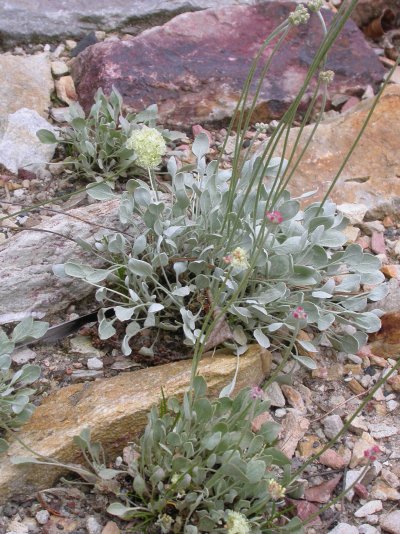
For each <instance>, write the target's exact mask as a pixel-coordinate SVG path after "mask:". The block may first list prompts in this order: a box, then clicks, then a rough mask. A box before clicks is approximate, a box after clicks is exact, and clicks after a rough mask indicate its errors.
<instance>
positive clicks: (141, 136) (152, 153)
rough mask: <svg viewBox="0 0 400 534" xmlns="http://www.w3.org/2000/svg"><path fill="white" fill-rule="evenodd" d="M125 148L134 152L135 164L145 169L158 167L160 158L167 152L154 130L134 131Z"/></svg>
mask: <svg viewBox="0 0 400 534" xmlns="http://www.w3.org/2000/svg"><path fill="white" fill-rule="evenodd" d="M126 147H127V148H130V149H131V150H134V151H135V153H136V160H135V163H136V164H137V165H139V166H140V167H143V168H145V169H154V168H155V167H158V165H160V163H161V157H162V156H163V155H164V154H165V152H166V151H167V145H166V144H165V140H164V137H163V136H162V135H161V133H160V132H159V131H158V130H157V129H156V128H142V129H141V130H134V132H133V133H132V135H131V136H130V137H129V139H128V140H127V142H126Z"/></svg>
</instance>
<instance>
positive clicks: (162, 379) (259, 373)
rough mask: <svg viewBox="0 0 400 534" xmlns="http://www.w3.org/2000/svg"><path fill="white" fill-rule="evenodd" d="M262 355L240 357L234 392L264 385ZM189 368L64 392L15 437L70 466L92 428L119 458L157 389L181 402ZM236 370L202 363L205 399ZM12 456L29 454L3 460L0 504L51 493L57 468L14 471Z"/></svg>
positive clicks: (13, 450)
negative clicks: (80, 438) (77, 439)
mask: <svg viewBox="0 0 400 534" xmlns="http://www.w3.org/2000/svg"><path fill="white" fill-rule="evenodd" d="M266 353H267V351H265V349H261V348H260V347H258V346H253V347H250V349H249V350H248V352H246V354H245V355H243V356H242V357H241V359H240V369H239V373H238V377H237V384H236V389H235V391H236V392H237V391H238V390H240V389H241V388H243V387H246V386H253V385H256V384H260V383H261V382H262V380H263V379H264V377H265V367H264V365H263V362H264V361H265V358H266ZM191 363H192V362H191V361H190V360H184V361H179V362H174V363H170V364H167V365H163V366H159V367H150V368H147V369H141V370H139V371H136V372H130V373H123V374H120V375H118V376H116V377H114V378H110V379H105V380H100V381H96V382H90V383H89V382H88V383H86V384H77V385H73V386H68V387H65V388H63V389H61V390H59V391H57V392H55V393H53V394H51V395H50V396H49V397H48V398H47V399H46V400H45V401H44V402H43V404H42V405H41V406H39V408H37V410H36V411H35V412H34V414H33V417H32V419H31V421H30V422H29V423H28V424H27V425H26V426H25V427H24V428H23V429H22V430H21V432H19V433H18V437H19V439H20V440H21V441H23V442H24V443H25V444H26V445H28V446H29V447H30V448H32V449H33V450H34V451H36V452H37V453H39V454H41V455H43V456H47V457H51V458H55V459H58V460H60V461H62V462H69V463H71V462H72V463H74V462H79V461H82V460H83V459H82V457H81V455H80V453H79V450H78V449H77V448H76V446H75V445H74V444H73V441H72V438H73V437H74V436H75V435H77V434H79V433H80V432H81V431H82V430H83V429H84V428H86V427H90V429H91V432H92V437H93V440H95V441H100V442H101V443H102V445H103V447H104V448H105V450H106V451H107V452H108V453H110V454H113V453H120V452H121V451H122V448H123V447H124V446H125V445H126V444H127V443H128V442H129V441H132V439H135V438H137V437H138V435H139V434H140V432H142V430H143V429H144V426H145V425H146V422H147V415H148V412H149V410H150V408H151V407H152V406H153V405H155V404H157V403H158V402H159V401H160V396H161V388H162V389H163V392H164V394H165V396H167V397H170V396H174V395H177V396H181V395H182V394H183V393H184V391H186V390H187V387H188V384H189V380H190V373H191ZM235 369H236V358H234V357H233V356H232V355H230V354H228V353H226V352H224V351H218V353H217V354H216V355H215V356H214V357H204V358H203V359H202V361H201V362H200V367H199V372H200V374H201V375H202V376H204V378H205V379H206V380H207V384H208V391H209V394H210V395H212V396H217V395H218V394H219V392H220V390H221V389H222V388H223V387H224V386H226V385H227V384H228V383H229V382H230V381H231V380H232V377H233V375H234V373H235ZM11 456H29V453H28V452H27V450H26V449H24V447H22V446H21V445H20V444H19V443H18V442H15V441H14V442H13V443H12V444H11V446H10V449H9V451H8V453H7V454H6V455H4V456H2V457H1V459H0V462H1V469H0V503H2V502H3V503H4V502H5V501H6V500H7V498H8V497H10V495H13V494H15V493H16V492H18V494H30V495H32V492H35V491H37V490H38V489H43V488H46V487H51V486H52V485H53V484H54V482H55V481H56V479H57V478H58V476H59V475H60V470H59V469H56V468H47V467H43V466H37V465H33V464H28V465H22V466H15V465H12V464H11V461H10V457H11ZM111 458H112V457H111Z"/></svg>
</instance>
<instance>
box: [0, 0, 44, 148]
mask: <svg viewBox="0 0 400 534" xmlns="http://www.w3.org/2000/svg"><path fill="white" fill-rule="evenodd" d="M5 3H7V4H8V5H11V3H10V2H2V1H1V0H0V35H2V28H1V26H2V25H3V24H7V21H6V20H5V19H4V17H3V16H2V14H3V12H4V11H3V10H4V4H5ZM13 3H14V2H13ZM28 3H29V4H31V6H32V9H35V10H36V7H35V5H34V3H31V2H26V4H28ZM37 14H38V16H40V13H39V12H37ZM14 24H15V25H17V24H19V22H18V19H14ZM11 74H12V75H11ZM0 79H1V84H0V117H2V116H4V115H8V114H9V113H14V111H17V110H18V109H21V108H29V109H34V110H35V111H37V112H38V113H39V115H41V116H42V117H47V109H48V107H49V106H50V94H51V92H52V91H53V88H54V84H53V78H52V76H51V71H50V60H49V57H48V55H47V54H36V55H31V56H12V55H7V54H0ZM0 153H1V152H0Z"/></svg>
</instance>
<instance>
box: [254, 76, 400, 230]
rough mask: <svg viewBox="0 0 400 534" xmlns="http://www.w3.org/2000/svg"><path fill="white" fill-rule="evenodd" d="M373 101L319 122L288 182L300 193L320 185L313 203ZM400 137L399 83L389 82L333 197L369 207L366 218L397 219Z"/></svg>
mask: <svg viewBox="0 0 400 534" xmlns="http://www.w3.org/2000/svg"><path fill="white" fill-rule="evenodd" d="M372 103H373V99H369V100H367V101H365V102H364V103H362V104H361V105H360V106H359V107H358V108H357V109H356V110H354V111H349V112H348V113H347V114H343V115H341V116H339V117H337V118H334V119H332V120H327V121H325V122H322V123H321V124H320V125H319V127H318V129H317V132H316V134H315V135H314V138H313V140H312V141H311V143H310V145H309V147H308V149H307V151H306V153H305V155H304V157H303V159H302V161H301V163H300V165H299V166H298V168H297V170H296V173H295V175H294V177H293V179H292V181H291V183H290V185H289V189H290V190H291V192H292V193H293V194H294V195H295V196H297V195H301V194H302V193H304V192H306V191H312V190H316V189H317V190H318V192H317V194H316V195H314V196H313V197H311V198H309V199H308V202H315V201H316V200H320V199H322V198H323V196H324V194H325V193H326V191H327V190H328V187H329V186H330V184H331V182H332V180H333V178H334V177H335V175H336V173H337V172H338V170H339V168H340V165H341V163H342V162H343V160H344V158H345V157H346V155H347V153H348V151H349V149H350V147H351V145H352V143H353V142H354V140H355V139H356V137H357V135H358V133H359V131H360V129H361V127H362V125H363V123H364V121H365V119H366V117H367V114H368V112H369V110H370V108H371V105H372ZM312 128H313V126H312V125H310V126H306V127H305V129H304V132H303V135H302V138H301V140H300V142H299V145H298V148H297V151H296V155H299V154H300V153H301V151H302V150H303V148H304V146H305V144H306V141H307V139H308V136H309V135H310V133H311V131H312ZM298 131H299V130H298V128H294V129H293V130H292V131H291V133H290V136H289V143H288V149H287V152H286V154H289V153H290V150H291V146H293V144H294V142H295V139H296V137H297V134H298ZM399 136H400V86H398V85H390V86H388V87H387V89H386V91H385V93H384V95H383V96H382V98H381V100H380V102H379V103H378V105H377V107H376V109H375V111H374V114H373V116H372V118H371V120H370V122H369V124H368V126H367V128H366V130H365V132H364V135H363V136H362V138H361V140H360V142H359V144H358V146H357V148H356V149H355V151H354V153H353V154H352V156H351V158H350V160H349V162H348V163H347V165H346V167H345V168H344V170H343V172H342V174H341V176H340V178H339V180H338V182H337V185H336V187H335V188H334V189H333V192H332V194H331V199H332V200H333V201H335V202H337V203H338V204H340V203H343V202H347V203H349V202H354V203H358V204H360V203H361V204H365V205H366V206H367V207H368V213H367V216H368V214H369V216H373V217H374V218H379V217H380V216H381V215H385V214H390V215H391V216H392V217H394V218H395V219H397V218H398V216H399V207H400V179H399V176H400V152H399V148H398V140H399ZM263 147H264V145H262V146H261V149H258V150H257V151H258V153H261V151H262V150H263ZM281 154H282V149H281V148H280V147H278V148H277V150H276V152H275V155H276V156H279V155H281ZM293 161H296V158H294V160H293Z"/></svg>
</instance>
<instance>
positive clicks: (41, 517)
mask: <svg viewBox="0 0 400 534" xmlns="http://www.w3.org/2000/svg"><path fill="white" fill-rule="evenodd" d="M35 518H36V521H37V522H38V523H39V525H45V524H46V523H47V521H48V520H49V519H50V514H49V512H48V511H47V510H39V512H37V513H36V515H35Z"/></svg>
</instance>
